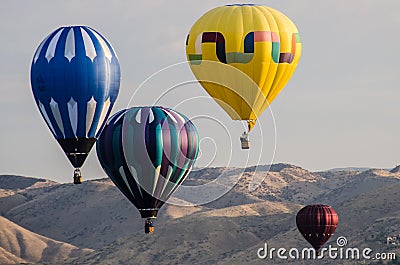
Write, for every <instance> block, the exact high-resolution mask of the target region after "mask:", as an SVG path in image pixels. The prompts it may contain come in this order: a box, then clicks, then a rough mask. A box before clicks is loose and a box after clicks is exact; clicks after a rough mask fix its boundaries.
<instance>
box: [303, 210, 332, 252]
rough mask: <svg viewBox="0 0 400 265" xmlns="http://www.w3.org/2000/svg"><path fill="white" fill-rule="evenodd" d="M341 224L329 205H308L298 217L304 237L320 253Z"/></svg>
mask: <svg viewBox="0 0 400 265" xmlns="http://www.w3.org/2000/svg"><path fill="white" fill-rule="evenodd" d="M338 223H339V217H338V215H337V213H336V211H335V210H334V209H333V208H332V207H331V206H328V205H323V204H316V205H307V206H305V207H304V208H302V209H301V210H300V211H299V212H298V213H297V216H296V224H297V228H298V229H299V231H300V233H301V234H302V235H303V237H304V238H305V239H306V240H307V241H308V242H309V243H310V244H311V245H312V246H313V248H314V249H315V250H316V251H318V250H319V249H321V247H322V246H323V245H324V244H325V242H326V241H328V239H329V238H330V237H331V236H332V235H333V233H334V232H335V230H336V227H337V225H338Z"/></svg>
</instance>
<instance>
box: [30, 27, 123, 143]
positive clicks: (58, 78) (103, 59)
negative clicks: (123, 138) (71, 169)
mask: <svg viewBox="0 0 400 265" xmlns="http://www.w3.org/2000/svg"><path fill="white" fill-rule="evenodd" d="M119 85H120V66H119V62H118V58H117V56H116V54H115V52H114V50H113V48H112V47H111V45H110V44H109V42H108V41H107V40H106V39H105V38H104V37H103V36H101V35H100V34H99V33H98V32H96V31H95V30H94V29H92V28H90V27H86V26H70V27H61V28H59V29H57V30H55V31H54V32H52V33H51V34H50V35H49V36H47V37H46V38H45V39H44V40H43V41H42V43H40V45H39V47H38V49H37V50H36V52H35V55H34V57H33V60H32V66H31V86H32V91H33V95H34V97H35V101H36V103H37V105H38V107H39V109H40V112H41V114H42V116H43V117H44V118H45V120H46V123H47V125H48V126H49V127H50V128H51V131H52V133H53V135H54V137H55V138H56V139H68V138H96V137H97V136H98V135H99V133H100V131H101V129H102V128H103V125H104V123H105V121H106V120H107V117H108V115H109V113H110V111H111V109H112V107H113V105H114V102H115V100H116V98H117V96H118V91H119Z"/></svg>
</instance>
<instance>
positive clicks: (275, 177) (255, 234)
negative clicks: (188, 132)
mask: <svg viewBox="0 0 400 265" xmlns="http://www.w3.org/2000/svg"><path fill="white" fill-rule="evenodd" d="M220 174H225V175H226V176H227V178H226V179H227V180H237V183H233V184H234V185H232V188H231V189H230V190H229V192H227V193H226V194H224V195H223V196H222V197H220V198H218V199H216V200H213V201H211V202H209V203H206V204H203V205H197V206H191V207H183V206H175V205H171V204H168V203H167V204H166V205H165V206H164V207H163V208H162V209H161V211H160V213H159V217H158V218H157V219H156V220H155V225H156V231H155V234H153V235H144V233H143V220H142V219H141V218H140V216H139V213H138V211H137V210H136V209H135V208H134V207H133V206H132V205H131V204H130V202H128V201H127V200H126V199H125V198H124V196H123V195H122V194H121V193H120V192H119V190H118V189H117V188H116V187H115V186H114V184H113V183H112V182H111V180H109V179H108V178H104V179H96V180H89V181H85V182H84V183H83V184H82V185H73V184H60V183H56V182H52V181H49V180H43V179H35V178H25V177H21V176H10V175H8V176H0V215H1V216H3V217H0V218H1V219H0V257H3V259H1V258H0V264H19V263H23V262H34V263H35V264H74V265H79V264H104V265H105V264H177V263H179V264H199V263H200V264H219V265H222V264H266V260H260V259H258V258H257V255H256V251H257V249H258V248H260V247H262V246H263V244H264V242H268V244H270V245H271V246H275V247H281V246H282V247H308V243H307V242H306V241H305V240H304V239H303V238H302V237H301V235H299V234H298V232H297V229H296V226H295V215H296V212H297V211H298V210H299V209H300V208H301V207H302V206H303V205H305V204H313V203H325V204H329V205H331V206H333V207H334V208H335V210H336V211H337V212H338V214H339V227H338V229H337V231H336V234H335V236H340V235H342V236H346V237H347V238H348V240H349V242H350V243H351V244H355V245H354V246H368V247H370V248H373V249H376V250H389V249H391V250H394V251H396V253H400V248H399V247H398V246H397V247H395V246H386V245H385V244H383V243H382V242H383V238H384V237H385V235H386V234H391V233H396V231H397V230H396V229H397V228H398V229H400V218H399V216H400V204H398V201H400V193H399V192H398V191H399V190H400V172H397V171H396V172H390V170H382V169H368V170H362V171H358V170H357V171H353V170H338V171H323V172H310V171H308V170H306V169H303V168H301V167H298V166H294V165H290V164H285V163H280V164H274V165H262V166H257V167H249V168H246V169H240V168H205V169H199V170H196V171H194V172H192V173H191V174H190V175H189V177H188V179H187V180H186V181H185V183H184V185H192V186H199V185H200V186H201V185H204V184H205V183H208V182H210V181H213V180H215V179H217V178H218V176H220ZM254 180H257V181H260V185H258V186H257V187H255V188H254V187H252V186H251V184H252V183H253V182H254ZM226 184H229V183H227V182H222V184H221V185H226ZM176 201H179V200H176ZM22 227H23V228H22ZM21 231H22V232H21ZM397 232H400V231H397ZM18 234H19V235H25V236H23V237H22V238H24V240H22V241H21V240H20V241H18V238H21V236H18ZM28 234H29V236H28ZM5 235H7V237H6V236H5ZM371 235H373V236H372V237H371V238H370V236H371ZM5 238H9V239H5ZM335 238H336V237H335ZM366 238H368V240H365V239H366ZM35 240H36V241H35ZM332 240H333V241H332V242H334V240H335V239H334V238H333V239H332ZM7 242H16V243H13V245H15V246H17V245H19V246H23V247H19V248H20V249H24V251H17V250H18V249H19V248H18V247H10V244H9V243H7ZM17 242H18V243H17ZM21 242H22V243H23V244H21ZM34 242H41V243H34ZM63 242H65V243H63ZM36 245H41V246H43V248H42V251H41V252H40V251H35V250H34V249H36ZM39 249H40V248H39ZM38 252H40V253H39V254H38ZM23 253H31V254H30V255H31V256H29V257H30V258H29V259H28V258H27V255H26V254H23ZM33 257H34V258H33ZM133 261H134V262H133ZM60 262H61V263H60ZM132 262H133V263H132ZM280 262H281V261H280V260H273V261H268V264H270V263H271V264H283V263H280ZM307 262H308V263H307ZM291 264H310V261H291ZM317 264H318V263H317ZM324 264H336V263H334V261H329V260H328V261H326V263H324ZM343 264H354V263H351V262H349V263H343Z"/></svg>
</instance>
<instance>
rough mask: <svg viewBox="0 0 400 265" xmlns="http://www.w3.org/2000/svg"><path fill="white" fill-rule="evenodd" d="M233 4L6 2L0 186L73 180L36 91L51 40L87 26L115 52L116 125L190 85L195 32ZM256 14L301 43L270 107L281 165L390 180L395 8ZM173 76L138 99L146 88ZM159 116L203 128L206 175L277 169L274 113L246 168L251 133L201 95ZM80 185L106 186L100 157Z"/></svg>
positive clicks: (398, 25)
mask: <svg viewBox="0 0 400 265" xmlns="http://www.w3.org/2000/svg"><path fill="white" fill-rule="evenodd" d="M236 2H238V1H219V0H218V1H217V0H215V1H212V0H208V1H200V0H198V1H187V0H186V1H185V0H168V1H166V0H165V1H161V0H160V1H118V0H113V1H110V0H101V1H91V0H90V1H89V0H70V1H54V0H46V1H15V0H4V1H2V8H1V9H0V36H1V40H2V42H1V43H2V44H1V46H0V58H2V63H1V64H0V79H1V86H0V91H1V95H2V97H1V98H0V110H1V113H2V115H1V116H2V122H1V124H2V125H1V137H0V146H1V149H0V174H7V173H9V174H22V175H28V176H35V177H44V178H49V179H52V180H55V181H61V182H69V181H70V180H71V175H72V166H71V165H70V163H69V161H68V160H67V158H66V157H65V156H64V154H63V152H62V151H61V148H60V147H59V146H58V144H57V142H56V141H55V140H54V139H53V137H52V135H51V133H50V131H49V129H48V128H47V126H46V124H45V123H44V121H43V120H42V118H41V116H40V114H39V111H38V109H37V107H36V105H35V103H34V100H33V96H32V92H31V87H30V80H29V72H30V64H31V60H32V57H33V54H34V51H35V50H36V47H37V46H38V45H39V43H40V42H41V41H42V39H43V38H44V37H45V36H47V35H48V34H49V33H50V32H51V31H53V30H54V29H56V28H58V27H59V26H62V25H80V24H83V25H88V26H91V27H93V28H95V29H96V30H98V31H99V32H101V33H102V34H103V35H104V36H105V37H106V38H107V39H108V40H109V41H110V42H111V44H112V45H113V47H114V49H115V51H116V53H117V55H118V57H119V60H120V64H121V70H122V83H121V89H120V95H119V98H118V100H117V104H116V106H115V108H114V110H113V113H114V112H116V111H117V110H119V109H121V108H124V107H126V106H127V105H128V104H129V99H130V98H131V96H132V95H133V94H134V92H135V91H136V92H137V93H136V94H135V96H134V98H133V101H132V102H131V105H151V104H154V103H155V101H156V99H157V98H158V97H159V96H160V95H161V94H163V93H164V92H165V91H168V90H169V89H170V88H171V87H173V86H175V85H176V84H180V83H185V82H189V83H190V82H191V81H193V80H194V78H193V75H192V74H191V72H190V69H189V67H188V65H187V64H186V63H182V62H185V60H186V57H185V38H186V35H187V33H188V31H189V29H190V27H191V26H192V24H193V23H194V22H195V21H196V20H197V19H198V18H199V17H200V16H201V15H202V14H203V13H205V12H206V11H208V10H209V9H211V8H213V7H217V6H220V5H224V4H229V3H236ZM255 3H258V4H265V5H268V6H271V7H273V8H276V9H278V10H280V11H281V12H283V13H285V14H286V15H287V16H288V17H290V18H291V19H292V20H293V21H294V22H295V24H296V25H297V27H298V29H299V32H300V34H301V36H302V42H303V54H302V58H301V60H300V63H299V66H298V69H297V71H296V72H295V74H294V76H293V77H292V79H291V80H290V81H289V83H288V85H287V86H286V88H285V89H284V91H283V92H282V93H281V94H280V95H279V96H278V98H277V99H276V100H275V101H274V103H273V104H272V112H273V113H274V117H275V121H276V132H277V142H276V154H275V157H274V162H287V163H291V164H295V165H299V166H301V167H304V168H306V169H309V170H323V169H329V168H333V167H347V166H367V167H378V168H388V167H393V166H395V165H396V164H397V163H399V161H400V159H399V158H400V154H399V151H398V150H399V145H400V141H399V137H398V134H399V132H400V123H399V122H398V116H399V115H398V114H399V113H400V105H399V104H398V101H399V99H400V90H399V88H398V84H399V83H400V74H399V69H400V63H399V59H400V53H399V52H398V50H399V49H398V45H399V43H400V37H399V36H400V35H399V33H400V17H399V16H398V10H400V2H399V1H398V0H382V1H372V0H363V1H361V0H353V1H346V0H324V1H320V0H288V1H278V0H275V1H258V2H255ZM174 64H177V65H176V66H173V67H170V68H168V69H167V70H164V71H162V72H161V73H159V74H156V75H155V76H154V77H152V78H151V79H150V80H149V81H148V82H146V83H145V84H144V85H143V86H142V87H140V89H138V87H139V85H140V84H141V83H142V82H143V81H144V80H146V79H147V78H148V77H149V76H151V75H152V74H154V73H156V72H157V71H160V70H161V69H163V68H165V67H168V66H171V65H174ZM158 104H161V105H164V106H167V107H175V108H176V109H177V110H178V111H181V112H182V113H185V114H187V115H188V116H190V117H195V116H199V117H198V118H196V119H195V124H196V125H197V127H198V129H199V133H200V136H201V137H202V138H205V139H204V140H203V141H202V156H201V157H200V159H199V161H198V165H199V166H205V165H209V164H210V165H211V166H232V167H242V166H244V165H246V164H250V165H254V164H257V163H260V164H269V163H270V162H271V159H272V156H273V153H274V152H273V151H274V139H275V137H274V132H275V130H274V127H273V125H274V124H273V122H272V120H273V118H272V115H271V113H270V112H269V111H267V112H266V113H265V114H263V115H262V116H261V118H260V122H259V124H258V126H257V127H256V128H255V130H254V135H252V140H253V142H252V143H253V146H254V148H253V149H252V150H251V153H250V155H249V156H248V153H247V152H244V151H242V150H240V148H239V141H238V137H239V135H240V133H241V132H242V131H243V128H244V127H243V126H244V125H243V124H242V123H240V122H233V121H231V120H230V119H229V117H228V116H227V115H226V114H225V113H224V112H223V111H222V110H221V109H220V108H219V107H218V106H217V104H215V103H214V102H213V101H212V100H210V99H209V98H208V97H207V94H206V93H205V92H204V91H203V90H202V88H201V87H200V85H198V84H196V83H193V82H192V83H191V84H187V85H181V86H178V87H177V88H175V89H172V90H171V91H170V92H168V93H167V94H166V95H164V96H163V97H162V98H161V99H160V101H159V102H158ZM203 116H209V118H207V119H205V118H202V117H203ZM261 134H262V136H261ZM211 138H212V139H214V142H215V143H216V150H214V144H213V140H210V139H211ZM261 139H263V143H262V144H263V147H262V152H261V151H260V150H261V141H260V140H261ZM231 146H232V148H231ZM214 153H216V155H215V158H214V160H212V157H213V155H214ZM83 173H84V177H85V178H86V179H91V178H98V177H103V176H105V173H104V172H103V171H102V169H101V168H100V165H99V163H98V161H97V157H96V152H95V150H94V149H93V150H92V152H91V154H90V156H89V158H88V160H87V161H86V163H85V165H84V167H83Z"/></svg>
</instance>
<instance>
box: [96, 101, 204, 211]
mask: <svg viewBox="0 0 400 265" xmlns="http://www.w3.org/2000/svg"><path fill="white" fill-rule="evenodd" d="M198 141H199V140H198V135H197V130H196V128H195V126H194V125H193V123H192V122H191V121H190V120H189V119H188V118H187V117H185V116H184V115H182V114H180V113H178V112H176V111H174V110H172V109H167V108H163V107H135V108H131V109H128V110H122V111H120V112H118V113H116V114H115V115H113V116H112V117H111V118H110V119H109V121H108V122H107V125H106V126H105V128H104V130H103V132H102V133H101V135H100V138H99V140H98V144H97V156H98V159H99V161H100V164H101V165H102V167H103V169H104V170H105V172H106V173H107V175H108V176H109V177H110V178H111V179H112V181H113V182H114V183H115V185H116V186H117V187H118V188H119V189H120V190H121V192H122V193H123V194H124V195H125V196H126V197H127V198H128V199H129V200H130V201H131V202H132V203H133V204H134V205H135V206H136V208H137V209H138V210H139V212H140V213H141V215H142V217H143V218H149V217H156V216H157V212H158V209H159V208H160V207H161V206H162V205H163V204H164V202H165V201H167V200H168V198H169V197H170V196H171V195H172V193H173V192H174V191H175V190H176V189H177V188H178V186H179V185H180V184H181V183H182V182H183V181H184V180H185V178H186V177H187V175H188V174H189V172H190V171H191V169H192V168H193V165H194V162H195V160H196V158H197V154H198V144H199V143H198Z"/></svg>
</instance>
